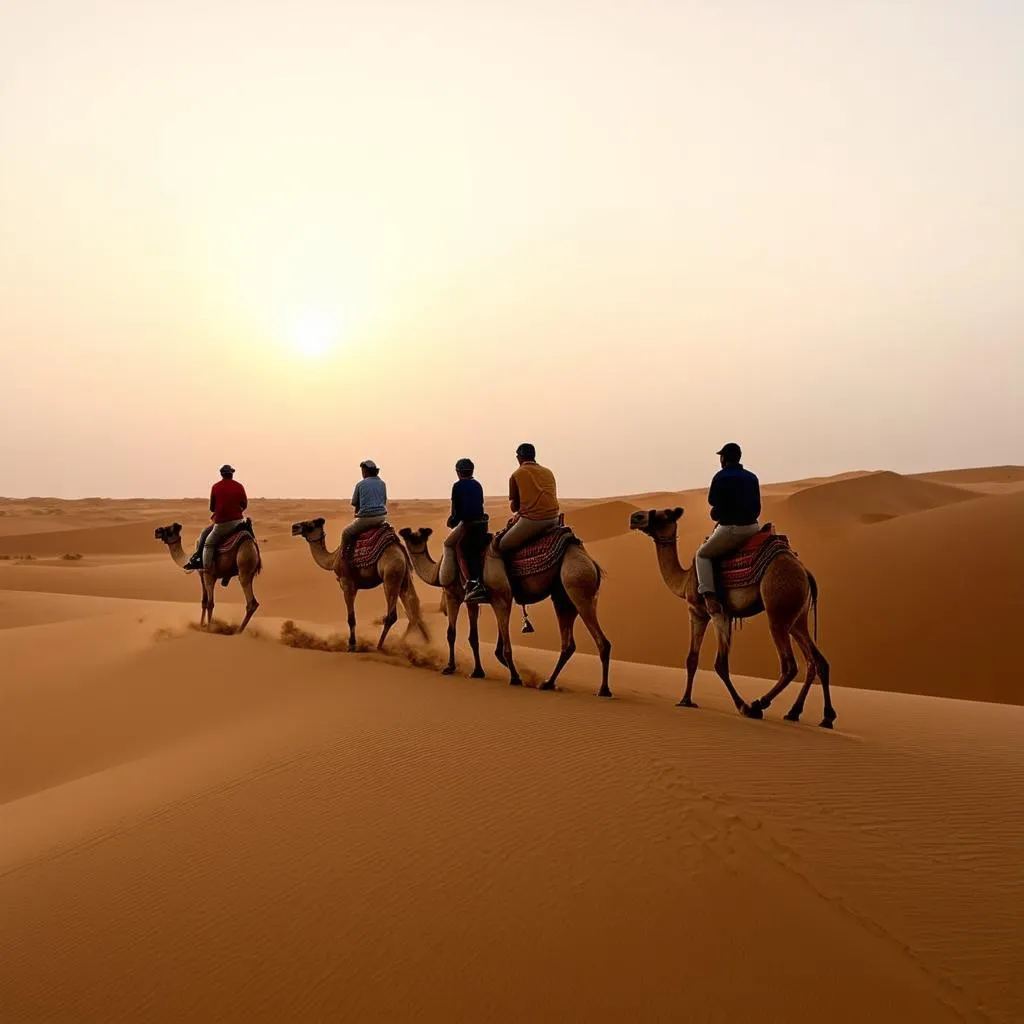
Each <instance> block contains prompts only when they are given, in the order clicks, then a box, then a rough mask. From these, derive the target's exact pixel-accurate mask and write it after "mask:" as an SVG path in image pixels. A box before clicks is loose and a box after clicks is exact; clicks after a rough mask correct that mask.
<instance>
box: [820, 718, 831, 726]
mask: <svg viewBox="0 0 1024 1024" xmlns="http://www.w3.org/2000/svg"><path fill="white" fill-rule="evenodd" d="M818 725H819V728H822V729H831V728H832V719H831V718H823V719H822V720H821V721H820V722H819V723H818Z"/></svg>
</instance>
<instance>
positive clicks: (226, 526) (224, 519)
mask: <svg viewBox="0 0 1024 1024" xmlns="http://www.w3.org/2000/svg"><path fill="white" fill-rule="evenodd" d="M248 506H249V499H248V498H247V497H246V494H245V488H244V487H243V486H242V485H241V484H240V483H239V482H238V481H237V480H236V479H235V470H234V467H233V466H228V465H224V466H221V467H220V479H219V480H218V481H217V482H216V483H215V484H214V485H213V487H211V488H210V518H211V519H212V520H213V522H212V523H211V525H210V526H207V527H206V529H205V530H203V532H202V533H201V534H200V535H199V543H198V544H197V545H196V551H195V554H194V555H193V556H192V557H191V558H190V559H189V560H188V561H187V562H186V563H185V572H192V570H193V569H202V570H203V571H204V572H212V571H213V561H214V558H215V556H216V554H217V548H218V547H220V544H221V541H223V540H224V539H226V538H227V537H230V536H231V534H233V533H234V532H235V530H237V529H238V528H239V527H240V526H241V525H242V523H243V522H245V510H246V508H248Z"/></svg>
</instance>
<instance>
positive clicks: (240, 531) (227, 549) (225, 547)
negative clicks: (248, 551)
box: [213, 519, 260, 587]
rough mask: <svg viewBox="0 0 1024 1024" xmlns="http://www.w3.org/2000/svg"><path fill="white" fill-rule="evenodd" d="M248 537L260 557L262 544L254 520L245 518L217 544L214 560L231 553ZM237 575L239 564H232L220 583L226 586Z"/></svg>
mask: <svg viewBox="0 0 1024 1024" xmlns="http://www.w3.org/2000/svg"><path fill="white" fill-rule="evenodd" d="M246 539H248V540H251V541H252V542H253V544H255V545H256V555H257V557H259V550H260V546H259V544H258V543H257V541H256V531H255V530H254V529H253V525H252V520H251V519H244V520H243V521H242V522H241V523H239V525H238V526H236V527H235V529H234V530H232V531H231V533H229V534H228V535H227V536H226V537H225V538H224V539H223V540H222V541H221V542H220V543H219V544H218V545H217V550H216V551H214V553H213V555H214V560H215V561H216V559H218V558H220V556H221V555H230V554H231V552H232V551H234V550H235V548H237V547H238V545H239V544H241V543H242V541H243V540H246ZM237 575H238V566H237V565H232V567H231V570H230V571H229V572H228V573H227V574H226V575H224V576H221V577H220V585H221V586H222V587H226V586H227V585H228V584H229V583H230V582H231V581H232V580H233V579H234V578H235V577H236V576H237Z"/></svg>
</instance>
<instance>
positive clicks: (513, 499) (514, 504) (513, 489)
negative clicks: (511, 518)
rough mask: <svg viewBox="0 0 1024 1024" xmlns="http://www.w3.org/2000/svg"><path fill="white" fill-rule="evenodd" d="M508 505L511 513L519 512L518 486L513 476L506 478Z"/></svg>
mask: <svg viewBox="0 0 1024 1024" xmlns="http://www.w3.org/2000/svg"><path fill="white" fill-rule="evenodd" d="M508 503H509V506H510V507H511V509H512V511H513V512H518V511H519V484H517V483H516V478H515V477H514V476H510V477H509V478H508Z"/></svg>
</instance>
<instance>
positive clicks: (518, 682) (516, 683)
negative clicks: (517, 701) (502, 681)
mask: <svg viewBox="0 0 1024 1024" xmlns="http://www.w3.org/2000/svg"><path fill="white" fill-rule="evenodd" d="M508 685H509V686H522V685H523V681H522V679H510V680H509V681H508Z"/></svg>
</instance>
